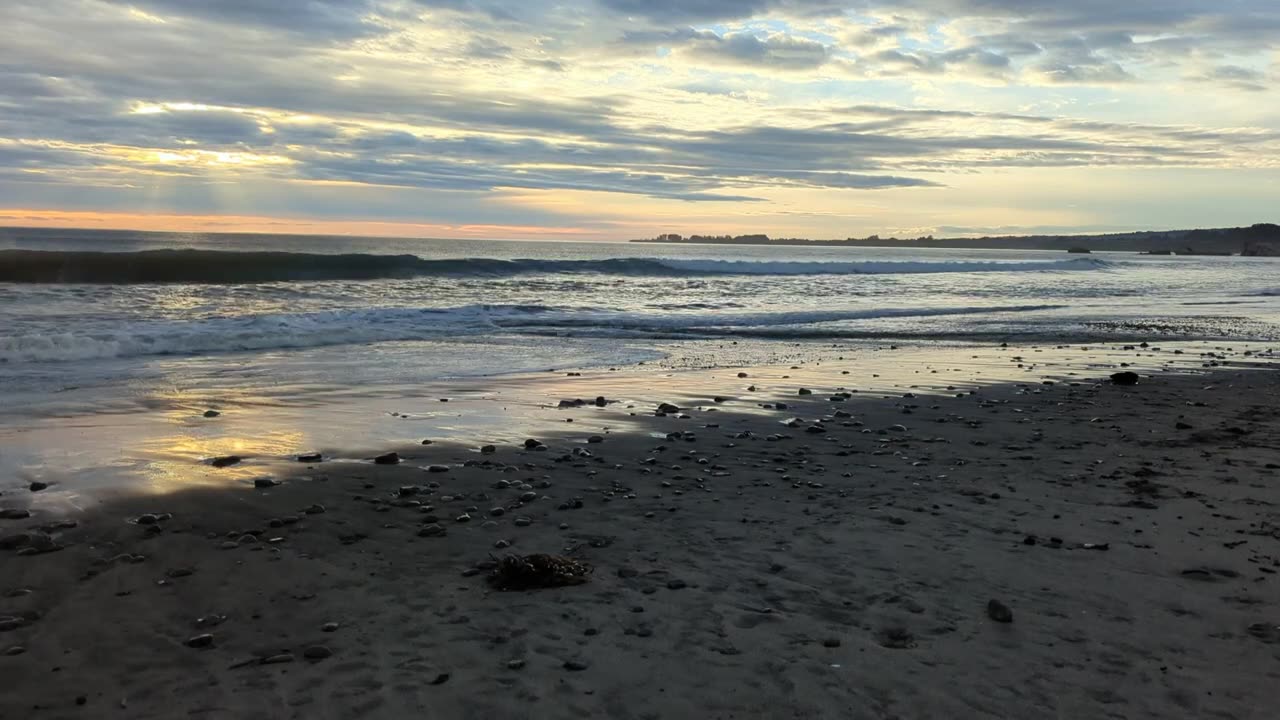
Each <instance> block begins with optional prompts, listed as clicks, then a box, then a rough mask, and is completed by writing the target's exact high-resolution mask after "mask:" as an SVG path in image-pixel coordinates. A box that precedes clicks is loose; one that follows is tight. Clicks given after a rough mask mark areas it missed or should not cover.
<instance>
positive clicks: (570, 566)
mask: <svg viewBox="0 0 1280 720" xmlns="http://www.w3.org/2000/svg"><path fill="white" fill-rule="evenodd" d="M590 574H591V566H590V565H587V564H586V563H582V562H579V561H577V560H573V559H570V558H567V557H564V556H563V555H545V554H541V553H538V554H534V555H507V556H506V557H503V558H502V559H501V560H498V564H497V567H495V568H494V570H493V572H492V573H490V575H489V582H490V584H492V585H493V586H494V587H495V588H497V589H498V590H537V589H540V588H553V587H565V586H568V585H580V584H582V583H584V582H586V581H587V576H588V575H590Z"/></svg>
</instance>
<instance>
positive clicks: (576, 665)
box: [564, 660, 591, 672]
mask: <svg viewBox="0 0 1280 720" xmlns="http://www.w3.org/2000/svg"><path fill="white" fill-rule="evenodd" d="M589 667H591V663H588V662H587V661H586V660H565V661H564V669H565V670H568V671H570V672H582V671H583V670H586V669H587V668H589Z"/></svg>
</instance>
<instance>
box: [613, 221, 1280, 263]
mask: <svg viewBox="0 0 1280 720" xmlns="http://www.w3.org/2000/svg"><path fill="white" fill-rule="evenodd" d="M631 242H638V243H676V244H693V245H779V246H785V245H789V246H813V247H929V248H971V249H1003V250H1066V251H1071V252H1092V251H1119V252H1142V253H1152V254H1159V255H1236V254H1240V255H1253V256H1280V225H1276V224H1274V223H1258V224H1255V225H1250V226H1248V227H1236V228H1216V229H1197V230H1149V231H1142V232H1129V233H1107V234H1100V235H1001V236H985V237H977V238H934V237H933V236H932V235H926V236H923V237H917V238H897V237H887V238H882V237H880V236H879V235H871V236H868V237H865V238H852V237H851V238H845V239H844V240H808V239H805V238H771V237H769V236H768V235H764V234H752V235H688V236H684V235H679V234H676V233H666V234H663V235H659V236H657V237H654V238H649V239H645V240H632V241H631Z"/></svg>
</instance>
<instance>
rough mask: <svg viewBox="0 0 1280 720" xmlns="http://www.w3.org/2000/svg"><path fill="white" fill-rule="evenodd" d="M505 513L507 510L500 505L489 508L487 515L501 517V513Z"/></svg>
mask: <svg viewBox="0 0 1280 720" xmlns="http://www.w3.org/2000/svg"><path fill="white" fill-rule="evenodd" d="M506 514H507V511H506V509H505V508H501V507H491V508H489V515H490V516H491V517H502V516H503V515H506Z"/></svg>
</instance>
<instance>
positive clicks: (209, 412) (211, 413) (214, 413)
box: [204, 410, 222, 418]
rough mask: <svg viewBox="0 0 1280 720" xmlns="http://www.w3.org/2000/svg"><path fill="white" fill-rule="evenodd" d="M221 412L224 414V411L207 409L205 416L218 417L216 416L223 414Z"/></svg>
mask: <svg viewBox="0 0 1280 720" xmlns="http://www.w3.org/2000/svg"><path fill="white" fill-rule="evenodd" d="M221 414H222V413H220V412H218V411H217V410H205V411H204V416H205V417H207V418H216V417H218V416H219V415H221Z"/></svg>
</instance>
